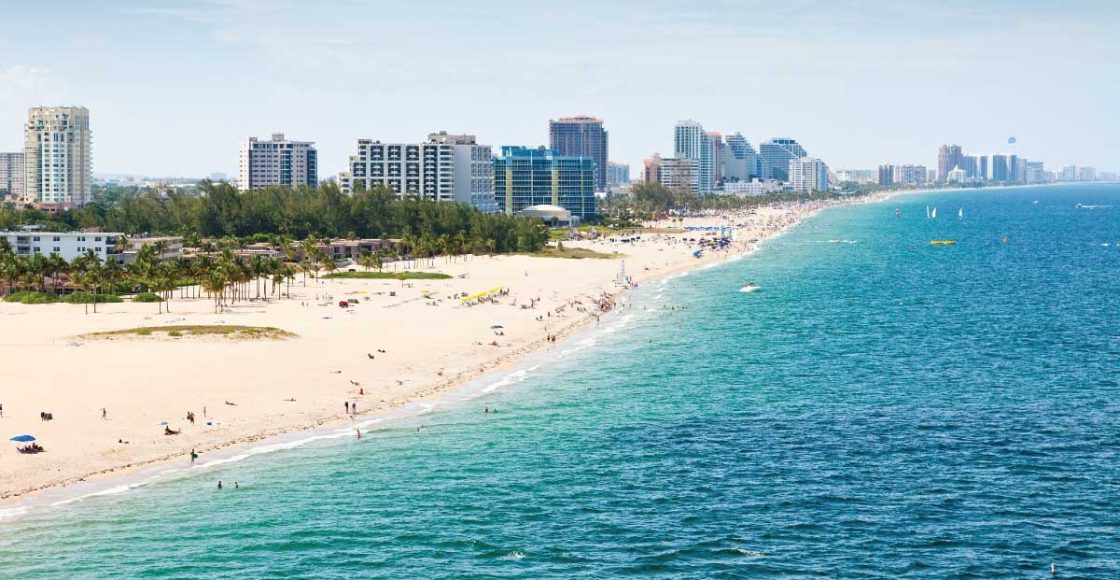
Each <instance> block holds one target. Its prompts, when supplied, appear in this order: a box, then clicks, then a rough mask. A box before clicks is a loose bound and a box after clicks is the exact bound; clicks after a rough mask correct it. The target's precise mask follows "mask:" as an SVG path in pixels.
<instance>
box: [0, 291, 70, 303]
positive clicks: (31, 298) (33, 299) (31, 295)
mask: <svg viewBox="0 0 1120 580" xmlns="http://www.w3.org/2000/svg"><path fill="white" fill-rule="evenodd" d="M4 302H18V303H20V304H54V303H55V302H58V296H55V295H53V294H44V293H42V292H32V291H24V292H12V293H11V294H8V295H7V296H5V297H4Z"/></svg>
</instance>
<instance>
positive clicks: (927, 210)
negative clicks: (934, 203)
mask: <svg viewBox="0 0 1120 580" xmlns="http://www.w3.org/2000/svg"><path fill="white" fill-rule="evenodd" d="M926 219H927V220H928V219H929V206H928V205H927V206H926Z"/></svg>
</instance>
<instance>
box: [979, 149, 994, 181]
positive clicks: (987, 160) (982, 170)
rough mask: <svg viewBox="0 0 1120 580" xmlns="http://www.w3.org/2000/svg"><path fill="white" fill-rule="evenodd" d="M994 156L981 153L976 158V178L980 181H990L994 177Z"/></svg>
mask: <svg viewBox="0 0 1120 580" xmlns="http://www.w3.org/2000/svg"><path fill="white" fill-rule="evenodd" d="M991 166H992V158H991V157H990V156H988V155H981V156H979V157H977V158H976V178H977V179H979V180H980V181H988V180H990V179H991V178H992V167H991Z"/></svg>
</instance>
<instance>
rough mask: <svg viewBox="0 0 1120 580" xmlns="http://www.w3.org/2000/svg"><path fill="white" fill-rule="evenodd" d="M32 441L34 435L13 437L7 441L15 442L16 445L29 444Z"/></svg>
mask: <svg viewBox="0 0 1120 580" xmlns="http://www.w3.org/2000/svg"><path fill="white" fill-rule="evenodd" d="M34 440H35V436H34V435H16V436H15V437H12V438H11V439H9V441H15V442H17V443H30V442H32V441H34Z"/></svg>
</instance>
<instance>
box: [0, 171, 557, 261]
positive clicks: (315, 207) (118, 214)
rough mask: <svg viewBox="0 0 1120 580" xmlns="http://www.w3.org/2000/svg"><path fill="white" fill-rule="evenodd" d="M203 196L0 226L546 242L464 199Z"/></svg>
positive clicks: (133, 202) (156, 198)
mask: <svg viewBox="0 0 1120 580" xmlns="http://www.w3.org/2000/svg"><path fill="white" fill-rule="evenodd" d="M199 189H200V191H201V195H191V194H181V193H174V192H171V193H168V194H167V195H166V196H160V195H156V194H154V193H150V192H149V193H140V194H138V195H131V196H116V197H115V199H112V201H109V202H95V203H90V204H87V205H86V206H85V207H83V208H80V209H75V210H70V211H64V212H59V213H57V214H49V213H46V212H42V211H39V210H35V209H28V210H17V209H15V208H14V207H11V206H8V207H4V208H2V209H0V229H15V228H18V227H19V226H21V225H33V224H34V225H42V226H43V227H45V228H47V229H50V230H61V231H72V230H78V229H85V228H93V227H97V228H101V229H102V231H107V232H123V233H125V234H126V235H137V234H156V235H178V236H183V237H185V238H187V240H188V242H189V241H194V240H197V239H200V238H223V237H237V238H251V237H255V236H257V237H259V236H284V237H286V238H289V239H297V240H299V239H305V238H309V237H316V238H317V237H328V238H407V239H422V238H423V239H428V240H439V239H445V240H451V241H452V244H453V245H454V246H456V247H457V248H461V249H462V250H464V251H470V252H475V253H484V252H497V253H507V252H532V251H536V250H539V249H540V248H541V247H542V246H543V245H544V244H545V242H546V241H547V239H548V233H547V231H545V228H544V227H543V224H541V223H540V222H535V221H532V220H526V219H521V218H515V217H512V216H507V215H502V214H484V213H481V212H479V211H477V210H475V209H474V208H472V207H470V206H468V205H465V204H458V203H446V202H432V201H422V200H418V199H415V198H405V199H400V198H398V197H397V196H396V195H395V194H393V193H392V192H391V191H389V190H386V189H373V190H368V191H357V192H355V193H354V194H353V195H345V194H343V193H342V192H341V191H340V190H339V188H338V186H336V185H333V184H325V185H322V186H320V187H319V188H317V189H311V188H296V189H289V188H283V187H274V188H267V189H262V190H259V191H252V192H247V193H240V192H238V191H237V188H236V187H234V186H233V185H231V184H229V183H226V182H221V183H213V182H210V181H204V182H203V183H202V184H201V185H200V186H199Z"/></svg>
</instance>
